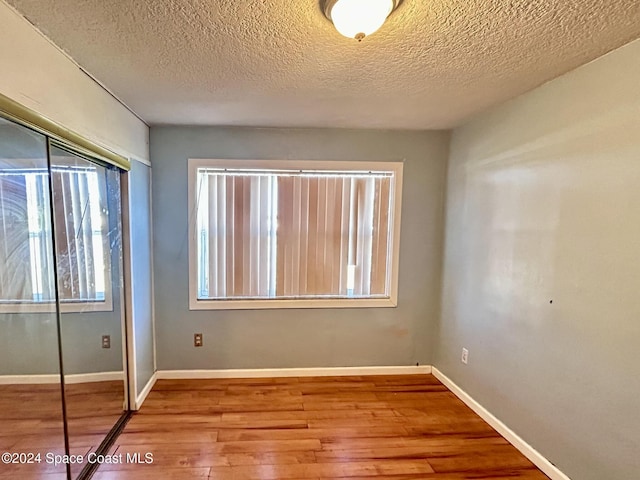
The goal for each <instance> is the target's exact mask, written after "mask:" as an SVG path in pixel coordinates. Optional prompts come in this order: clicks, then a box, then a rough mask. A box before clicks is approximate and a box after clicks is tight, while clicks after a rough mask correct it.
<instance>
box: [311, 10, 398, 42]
mask: <svg viewBox="0 0 640 480" xmlns="http://www.w3.org/2000/svg"><path fill="white" fill-rule="evenodd" d="M401 1H402V0H324V5H323V10H324V14H325V16H326V17H327V18H328V19H329V20H331V21H332V22H333V25H334V26H335V27H336V30H338V32H340V33H341V34H342V35H344V36H345V37H348V38H355V39H356V40H358V41H359V42H360V41H362V39H363V38H364V37H366V36H367V35H371V34H372V33H373V32H375V31H376V30H378V29H379V28H380V27H381V26H382V24H383V23H384V21H385V20H386V19H387V17H388V16H389V14H390V13H391V12H393V11H394V10H395V9H396V7H397V6H398V5H400V2H401Z"/></svg>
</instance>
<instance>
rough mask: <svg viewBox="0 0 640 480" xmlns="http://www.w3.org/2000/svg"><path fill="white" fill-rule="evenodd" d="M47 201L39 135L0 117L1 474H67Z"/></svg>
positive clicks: (30, 476) (32, 476)
mask: <svg viewBox="0 0 640 480" xmlns="http://www.w3.org/2000/svg"><path fill="white" fill-rule="evenodd" d="M49 198H50V197H49V173H48V168H47V151H46V139H45V137H44V136H42V135H40V134H37V133H35V132H32V131H31V130H29V129H27V128H24V127H21V126H19V125H16V124H14V123H12V122H9V121H7V120H4V119H2V118H0V452H10V453H13V454H14V458H13V459H14V460H16V462H15V463H9V464H7V463H4V462H3V463H2V464H0V478H20V479H27V480H28V479H36V478H51V479H53V478H56V479H57V478H66V467H65V465H57V466H54V465H52V464H49V463H47V462H46V461H45V460H46V459H45V456H46V455H47V454H57V455H63V454H64V453H65V443H64V427H63V414H62V412H63V408H62V396H61V385H60V362H59V350H58V326H57V318H56V312H55V280H54V278H55V277H54V274H53V263H54V262H53V249H52V245H51V242H50V241H48V240H47V239H50V238H51V225H52V223H51V215H50V204H49ZM20 454H27V455H29V454H32V455H33V457H32V460H35V458H37V457H35V456H37V455H40V462H37V461H34V462H32V463H25V462H23V461H21V460H26V459H28V457H25V456H24V455H23V456H22V457H19V455H20ZM44 474H50V475H47V476H46V477H44V476H43V475H44Z"/></svg>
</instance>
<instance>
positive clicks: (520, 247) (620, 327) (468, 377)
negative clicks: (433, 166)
mask: <svg viewBox="0 0 640 480" xmlns="http://www.w3.org/2000/svg"><path fill="white" fill-rule="evenodd" d="M639 59H640V41H636V42H635V43H632V44H629V45H627V46H626V47H623V48H621V49H620V50H617V51H615V52H613V53H611V54H609V55H607V56H605V57H602V58H600V59H598V60H597V61H595V62H593V63H591V64H588V65H586V66H584V67H581V68H580V69H578V70H576V71H574V72H571V73H569V74H567V75H565V76H563V77H560V78H558V79H556V80H554V81H552V82H550V83H548V84H546V85H544V86H542V87H540V88H538V89H536V90H534V91H532V92H530V93H528V94H526V95H524V96H521V97H519V98H517V99H515V100H513V101H511V102H508V103H507V104H505V105H502V106H500V107H497V108H495V109H492V110H491V111H489V112H487V113H485V114H483V115H481V116H479V117H477V118H475V119H474V120H473V121H471V122H469V123H468V124H467V125H465V126H463V127H461V128H458V129H456V130H455V131H454V133H453V138H452V145H451V157H450V164H449V172H448V187H447V188H448V190H447V192H448V193H447V197H448V198H447V217H446V248H445V264H444V272H445V274H444V280H443V301H442V316H441V322H440V324H439V327H438V336H437V338H436V339H435V345H437V353H436V357H435V365H436V366H437V367H438V368H439V369H441V370H442V371H443V372H444V373H445V374H446V375H448V376H449V377H450V378H452V379H453V380H454V381H455V382H456V383H458V384H459V385H460V386H461V387H462V388H463V389H464V390H466V391H467V392H468V393H470V394H471V395H472V396H473V397H475V398H476V399H477V400H478V401H479V402H480V403H481V404H483V405H484V406H485V407H486V408H488V409H489V410H490V411H491V412H492V413H494V414H495V415H496V416H497V417H498V418H500V419H501V420H502V421H504V422H505V423H506V424H507V425H508V426H509V427H511V428H512V429H513V430H514V431H515V432H516V433H518V434H519V435H521V436H522V437H523V438H524V439H525V440H526V441H528V442H529V443H530V444H531V445H533V447H535V448H536V449H538V450H539V451H540V452H541V453H542V454H543V455H544V456H546V457H547V458H548V459H549V460H550V461H551V462H553V463H555V464H556V465H557V466H558V467H559V468H560V469H561V470H562V471H564V472H565V473H566V474H567V475H569V476H570V477H571V478H573V479H575V480H602V479H616V480H632V479H637V478H638V472H640V456H638V452H640V414H639V411H640V410H639V409H638V405H639V403H638V396H639V394H640V354H638V345H640V321H639V319H640V300H639V298H640V296H639V295H638V286H639V285H640V255H639V251H640V250H639V249H640V221H639V216H638V212H640V188H639V185H640V61H639ZM462 347H467V348H468V349H469V351H470V354H469V364H468V365H467V366H464V365H463V364H462V363H461V362H460V354H461V349H462Z"/></svg>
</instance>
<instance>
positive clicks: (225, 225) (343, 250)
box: [189, 159, 402, 309]
mask: <svg viewBox="0 0 640 480" xmlns="http://www.w3.org/2000/svg"><path fill="white" fill-rule="evenodd" d="M401 186H402V163H400V162H393V163H382V162H375V163H370V162H369V163H362V162H310V161H305V162H291V161H248V160H236V161H229V160H226V161H224V160H200V159H190V160H189V211H190V212H191V214H190V218H191V221H190V229H191V235H190V255H189V257H190V279H189V290H190V308H191V309H215V308H222V309H234V308H300V307H357V306H380V307H388V306H395V305H396V298H397V276H398V268H397V264H398V246H399V233H400V198H401Z"/></svg>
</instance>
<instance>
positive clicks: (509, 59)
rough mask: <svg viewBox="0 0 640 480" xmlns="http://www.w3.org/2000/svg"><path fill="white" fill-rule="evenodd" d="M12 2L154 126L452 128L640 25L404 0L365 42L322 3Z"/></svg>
mask: <svg viewBox="0 0 640 480" xmlns="http://www.w3.org/2000/svg"><path fill="white" fill-rule="evenodd" d="M8 3H10V4H11V5H13V6H14V7H16V8H17V10H18V11H20V12H21V13H22V14H23V15H25V16H26V17H27V18H28V19H29V20H30V21H31V22H32V23H33V24H35V25H36V26H37V27H38V28H39V29H40V30H41V31H42V32H44V33H45V34H46V35H47V36H48V37H49V38H50V39H51V40H52V41H53V42H54V43H56V44H57V45H58V46H60V47H61V48H62V49H64V50H65V51H67V52H68V53H69V55H70V56H71V57H72V58H74V59H75V60H76V61H77V62H78V63H79V64H80V65H81V66H82V67H83V68H84V69H85V70H87V71H88V72H89V73H91V74H92V75H93V76H94V77H95V78H97V79H98V80H99V81H100V82H102V83H103V84H104V85H105V86H106V87H107V88H109V89H110V90H111V91H112V92H113V93H114V94H115V95H116V96H117V97H119V98H120V99H121V100H122V101H123V102H124V103H125V104H127V105H128V106H129V107H131V108H132V109H133V110H134V111H135V112H136V113H137V114H138V115H140V116H141V117H142V118H143V119H144V120H145V121H147V123H149V124H167V123H170V124H212V125H252V126H335V127H371V128H411V129H431V128H448V127H451V126H455V125H457V124H460V123H461V122H462V121H463V120H465V119H466V118H468V117H469V116H470V115H472V114H474V113H476V112H478V111H481V110H483V109H484V108H486V107H487V106H489V105H492V104H495V103H498V102H501V101H504V100H506V99H508V98H511V97H514V96H516V95H518V94H520V93H522V92H525V91H527V90H530V89H532V88H533V87H535V86H537V85H539V84H541V83H543V82H545V81H547V80H550V79H552V78H554V77H556V76H558V75H560V74H562V73H564V72H567V71H569V70H571V69H573V68H575V67H577V66H579V65H581V64H583V63H586V62H588V61H589V60H592V59H594V58H596V57H598V56H600V55H602V54H604V53H606V52H608V51H610V50H613V49H615V48H617V47H619V46H621V45H623V44H625V43H627V42H629V41H631V40H633V39H635V38H638V37H639V36H640V1H638V0H615V1H614V0H404V1H403V2H402V4H401V5H400V7H399V8H398V10H396V11H395V12H394V13H393V14H392V15H391V17H390V18H389V19H388V21H387V23H386V24H385V25H384V26H383V27H382V28H381V29H380V30H379V31H378V32H377V33H375V34H373V35H371V36H370V37H368V38H366V39H365V40H364V41H363V42H361V43H358V42H356V41H353V40H349V39H347V38H344V37H342V36H341V35H339V34H338V33H337V32H336V31H335V30H334V28H333V26H332V25H331V24H330V23H329V21H328V20H326V18H325V17H324V16H323V14H322V12H321V9H320V6H319V3H318V2H317V1H316V0H254V1H248V0H162V1H160V0H128V1H126V0H84V1H81V2H78V1H77V0H8ZM5 47H6V46H5ZM639 60H640V59H639Z"/></svg>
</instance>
